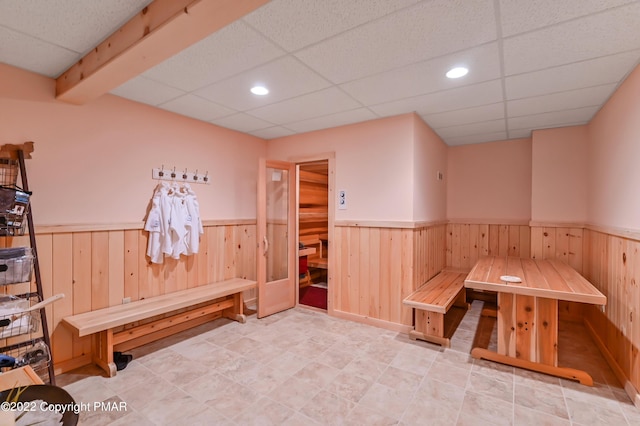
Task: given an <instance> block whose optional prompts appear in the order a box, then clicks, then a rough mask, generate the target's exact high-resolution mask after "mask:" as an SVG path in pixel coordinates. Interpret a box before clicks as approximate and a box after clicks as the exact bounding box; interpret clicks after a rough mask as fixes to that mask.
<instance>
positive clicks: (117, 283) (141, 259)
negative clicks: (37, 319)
mask: <svg viewBox="0 0 640 426" xmlns="http://www.w3.org/2000/svg"><path fill="white" fill-rule="evenodd" d="M96 228H99V229H101V230H95V231H92V230H90V229H91V226H83V227H73V226H69V227H64V226H58V227H42V228H41V229H36V233H37V236H36V238H37V245H38V260H39V262H40V271H41V273H42V282H43V290H44V297H48V296H51V295H53V294H57V293H64V294H65V296H66V297H65V298H64V299H62V300H60V301H58V302H56V303H54V304H53V305H51V306H49V307H47V320H48V323H49V330H50V333H52V336H51V340H52V352H53V358H54V361H55V366H56V372H57V373H59V372H63V371H68V370H69V369H72V368H75V367H78V366H81V365H83V364H87V363H89V362H90V355H91V354H90V351H91V342H90V338H82V339H79V338H77V337H74V336H73V335H72V333H71V331H69V330H68V329H67V328H66V327H64V326H63V325H62V324H61V323H60V321H61V319H62V318H64V317H65V316H68V315H73V314H79V313H82V312H87V311H91V310H95V309H100V308H104V307H108V306H113V305H118V304H121V303H122V302H123V299H124V298H131V301H134V300H139V299H144V298H148V297H153V296H157V295H161V294H166V293H171V292H174V291H178V290H183V289H186V288H190V287H196V286H199V285H203V284H206V283H209V282H213V281H220V280H224V279H227V278H233V277H242V278H247V279H252V280H254V279H256V258H255V256H256V249H255V247H256V246H255V244H256V237H255V233H256V226H255V221H236V223H235V224H234V223H229V222H228V221H225V222H224V224H220V225H217V224H215V223H205V227H204V234H203V235H202V237H201V243H200V251H199V253H198V254H197V255H194V256H182V257H181V258H180V259H179V260H175V259H170V258H166V259H165V262H164V264H161V265H156V264H150V263H149V261H148V258H147V257H146V256H145V254H146V250H147V238H148V233H147V232H145V231H143V230H142V229H140V228H141V226H138V228H137V229H136V228H133V227H131V226H123V229H117V225H113V226H111V225H110V226H109V227H108V230H102V229H103V228H100V227H96ZM78 229H80V230H78ZM3 244H7V245H11V246H14V247H15V246H24V245H28V237H14V238H7V239H5V243H3ZM249 293H250V294H249ZM249 293H248V294H246V295H245V298H246V299H252V298H255V294H253V291H252V292H249Z"/></svg>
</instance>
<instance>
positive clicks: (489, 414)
mask: <svg viewBox="0 0 640 426" xmlns="http://www.w3.org/2000/svg"><path fill="white" fill-rule="evenodd" d="M457 424H459V425H485V424H487V425H489V424H490V425H512V424H513V404H512V403H508V402H505V401H503V400H500V399H497V398H493V397H491V396H488V395H481V394H478V393H475V392H466V393H465V396H464V402H463V403H462V410H461V411H460V416H459V417H458V423H457Z"/></svg>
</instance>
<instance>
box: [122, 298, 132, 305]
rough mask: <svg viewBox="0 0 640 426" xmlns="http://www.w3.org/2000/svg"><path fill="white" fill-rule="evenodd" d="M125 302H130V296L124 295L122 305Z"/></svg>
mask: <svg viewBox="0 0 640 426" xmlns="http://www.w3.org/2000/svg"><path fill="white" fill-rule="evenodd" d="M125 303H131V298H130V297H125V298H123V299H122V304H123V305H124V304H125Z"/></svg>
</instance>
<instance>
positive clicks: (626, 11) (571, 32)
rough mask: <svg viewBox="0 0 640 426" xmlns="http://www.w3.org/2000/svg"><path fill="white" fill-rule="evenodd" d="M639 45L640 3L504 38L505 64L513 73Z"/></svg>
mask: <svg viewBox="0 0 640 426" xmlns="http://www.w3.org/2000/svg"><path fill="white" fill-rule="evenodd" d="M612 29H615V30H612ZM638 48H640V2H638V3H634V4H631V5H628V6H624V7H620V8H617V9H612V10H609V11H607V12H603V13H601V14H598V15H592V16H587V17H585V18H581V19H576V20H573V21H569V22H566V23H563V24H560V25H555V26H552V27H548V28H545V29H542V30H539V31H534V32H530V33H526V34H522V35H519V36H515V37H512V38H507V39H505V40H504V44H503V49H504V67H505V73H506V75H513V74H519V73H524V72H530V71H535V70H540V69H544V68H549V67H554V66H558V65H563V64H568V63H571V62H576V61H582V60H586V59H590V58H594V57H599V56H605V55H611V54H614V53H618V52H625V51H628V50H631V49H638Z"/></svg>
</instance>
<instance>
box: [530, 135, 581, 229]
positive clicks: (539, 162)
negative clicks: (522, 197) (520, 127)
mask: <svg viewBox="0 0 640 426" xmlns="http://www.w3.org/2000/svg"><path fill="white" fill-rule="evenodd" d="M587 142H588V135H587V127H586V126H573V127H563V128H558V129H546V130H537V131H534V132H533V147H532V151H533V155H532V182H531V186H532V188H531V220H532V221H534V222H561V223H586V222H587V181H588V180H587V176H588V168H587V157H588V149H587V148H588V144H587Z"/></svg>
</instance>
